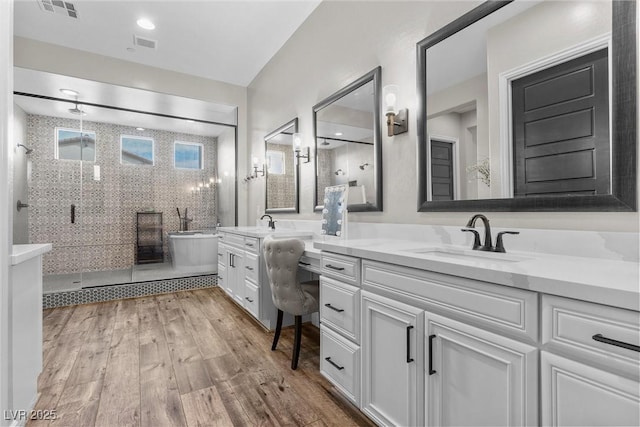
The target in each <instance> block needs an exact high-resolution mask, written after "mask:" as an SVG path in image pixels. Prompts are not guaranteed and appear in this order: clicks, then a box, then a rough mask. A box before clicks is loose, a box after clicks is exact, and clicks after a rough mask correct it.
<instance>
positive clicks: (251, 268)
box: [244, 265, 253, 271]
mask: <svg viewBox="0 0 640 427" xmlns="http://www.w3.org/2000/svg"><path fill="white" fill-rule="evenodd" d="M244 268H246V269H247V270H250V271H253V267H249V266H248V265H247V266H245V267H244Z"/></svg>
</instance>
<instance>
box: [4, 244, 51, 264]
mask: <svg viewBox="0 0 640 427" xmlns="http://www.w3.org/2000/svg"><path fill="white" fill-rule="evenodd" d="M52 248H53V246H52V245H51V243H39V244H31V245H13V250H12V251H11V265H16V264H21V263H23V262H25V261H27V260H29V259H31V258H34V257H37V256H39V255H42V254H44V253H47V252H49V251H50V250H51V249H52Z"/></svg>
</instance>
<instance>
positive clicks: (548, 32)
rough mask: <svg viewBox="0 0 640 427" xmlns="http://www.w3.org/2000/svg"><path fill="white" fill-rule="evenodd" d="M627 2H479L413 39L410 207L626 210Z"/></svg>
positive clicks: (631, 105) (633, 131)
mask: <svg viewBox="0 0 640 427" xmlns="http://www.w3.org/2000/svg"><path fill="white" fill-rule="evenodd" d="M635 8H636V4H635V2H632V1H618V0H614V1H600V2H591V1H571V2H567V1H555V0H547V1H524V0H516V1H488V2H485V3H483V4H481V5H480V6H478V7H477V8H475V9H473V10H471V11H470V12H469V13H467V14H465V15H463V16H462V17H460V18H459V19H457V20H455V21H454V22H452V23H450V24H449V25H447V26H445V27H443V28H441V29H440V30H438V31H436V32H435V33H433V34H432V35H430V36H429V37H427V38H426V39H424V40H422V41H420V42H419V43H418V44H417V54H418V58H417V60H418V97H419V106H418V114H417V117H418V163H419V175H418V180H419V182H418V210H419V211H474V210H485V211H486V210H489V211H491V210H493V211H558V210H565V211H635V210H636V209H637V205H636V203H637V201H636V182H637V178H636V144H637V110H636V108H637V105H636V104H637V88H636V64H637V63H636V43H637V39H636V22H635V20H636V10H635Z"/></svg>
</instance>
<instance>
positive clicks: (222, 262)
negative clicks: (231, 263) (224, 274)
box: [218, 243, 229, 269]
mask: <svg viewBox="0 0 640 427" xmlns="http://www.w3.org/2000/svg"><path fill="white" fill-rule="evenodd" d="M228 253H229V246H227V245H225V244H223V243H219V244H218V269H220V267H226V266H227V258H228V256H227V254H228Z"/></svg>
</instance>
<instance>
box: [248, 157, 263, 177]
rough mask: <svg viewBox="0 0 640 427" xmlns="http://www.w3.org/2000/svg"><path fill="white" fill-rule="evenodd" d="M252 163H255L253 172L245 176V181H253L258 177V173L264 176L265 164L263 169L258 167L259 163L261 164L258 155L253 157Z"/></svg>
mask: <svg viewBox="0 0 640 427" xmlns="http://www.w3.org/2000/svg"><path fill="white" fill-rule="evenodd" d="M252 164H253V174H251V175H247V176H246V177H245V178H244V182H247V181H251V180H252V179H255V178H257V177H258V174H261V175H262V176H264V170H265V167H264V164H263V165H262V169H258V165H259V164H260V161H259V160H258V158H257V157H253V161H252Z"/></svg>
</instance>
